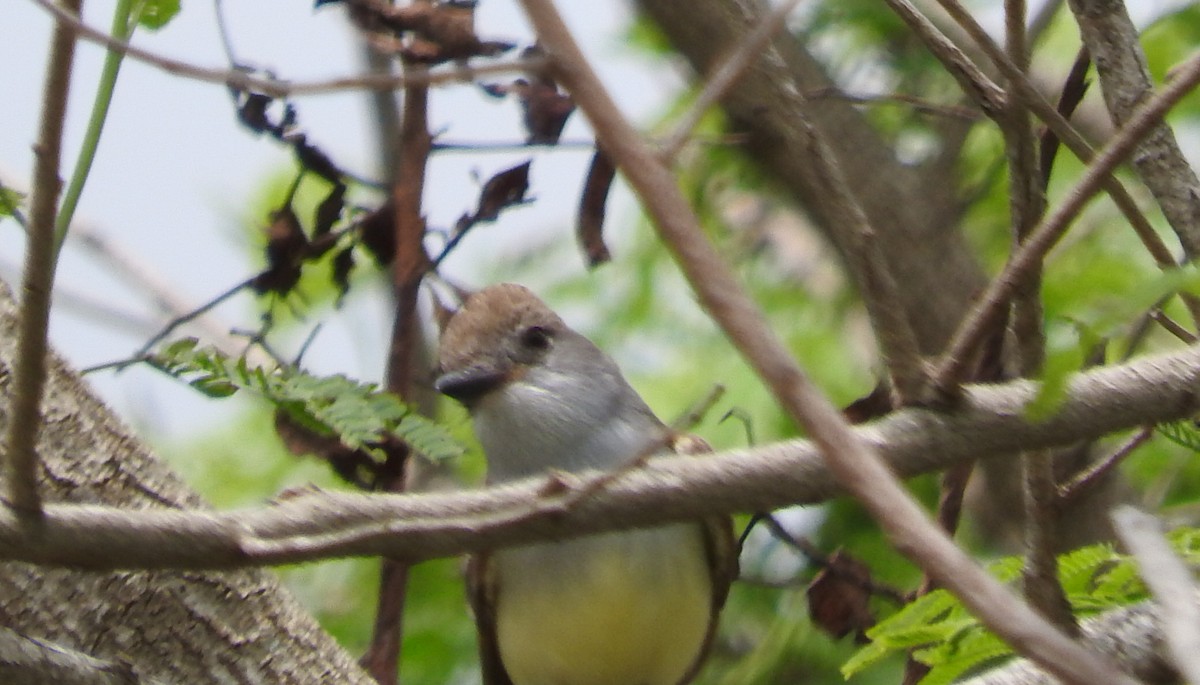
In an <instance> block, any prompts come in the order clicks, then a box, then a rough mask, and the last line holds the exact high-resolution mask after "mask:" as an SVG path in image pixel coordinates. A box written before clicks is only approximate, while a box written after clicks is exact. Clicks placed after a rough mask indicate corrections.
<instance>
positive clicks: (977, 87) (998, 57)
mask: <svg viewBox="0 0 1200 685" xmlns="http://www.w3.org/2000/svg"><path fill="white" fill-rule="evenodd" d="M938 1H939V3H940V4H941V5H942V6H943V7H944V8H945V9H946V11H947V12H948V13H949V14H950V15H951V16H952V17H953V18H954V19H955V20H956V21H958V22H959V23H960V25H961V26H962V27H963V28H964V29H965V30H966V32H967V34H968V35H969V36H970V37H971V38H972V39H973V40H975V41H976V43H978V45H979V47H980V49H982V50H983V52H984V53H985V54H986V55H987V56H988V57H989V58H990V59H991V60H992V62H993V63H994V64H995V65H996V67H997V68H998V69H999V70H1000V72H1001V73H1002V74H1003V75H1004V77H1005V78H1007V79H1008V85H1009V87H1010V89H1012V90H1014V91H1015V92H1016V93H1017V94H1019V96H1020V97H1021V98H1022V100H1024V102H1025V104H1026V105H1027V106H1028V107H1029V108H1030V109H1031V110H1032V111H1033V113H1034V114H1035V115H1036V116H1037V117H1038V118H1039V119H1041V120H1042V121H1043V122H1044V123H1045V124H1046V126H1047V127H1048V128H1049V129H1050V130H1051V131H1053V132H1054V134H1055V135H1056V136H1057V137H1058V139H1059V140H1060V141H1061V142H1062V143H1063V144H1065V145H1066V146H1067V148H1068V149H1069V150H1071V152H1072V153H1073V154H1074V155H1075V156H1076V157H1078V158H1079V159H1080V160H1082V161H1083V162H1084V163H1090V162H1092V161H1093V157H1094V155H1093V150H1092V147H1091V146H1090V145H1089V144H1088V143H1087V141H1086V140H1084V139H1083V136H1081V135H1080V134H1079V132H1078V131H1076V130H1075V128H1074V127H1073V126H1072V125H1071V123H1070V122H1068V121H1067V120H1066V119H1065V118H1064V117H1063V116H1062V115H1061V114H1060V113H1059V112H1058V110H1057V109H1055V107H1054V106H1053V105H1051V104H1050V103H1049V102H1048V101H1047V100H1046V99H1045V98H1044V97H1042V95H1041V93H1040V92H1039V91H1038V89H1037V87H1036V86H1034V85H1033V83H1032V82H1030V80H1029V79H1028V78H1027V77H1026V76H1025V74H1024V73H1023V72H1022V70H1021V69H1020V68H1018V67H1017V65H1016V64H1014V63H1013V62H1012V60H1010V59H1008V57H1007V56H1006V55H1005V54H1004V51H1003V50H1001V49H1000V47H999V46H998V45H996V43H995V42H994V41H992V39H991V37H990V36H988V34H987V32H986V31H984V30H983V27H981V26H980V25H979V23H978V22H976V21H975V20H974V18H973V17H971V15H970V14H969V13H967V12H966V11H965V10H963V9H962V7H961V6H960V5H958V4H957V3H956V2H954V1H953V0H938ZM888 4H889V5H890V6H891V7H892V8H893V10H894V11H895V12H896V13H897V14H899V15H900V17H901V19H903V20H904V21H905V23H907V24H908V25H909V27H910V28H911V29H912V30H913V31H914V32H915V33H916V34H917V36H918V37H920V38H921V40H922V41H924V42H925V44H926V46H927V47H928V48H929V50H930V52H931V53H933V55H934V56H935V57H937V58H938V59H939V60H940V61H941V62H942V64H943V66H944V67H945V68H946V69H947V70H948V71H949V72H950V73H951V74H953V75H955V77H956V78H957V79H958V80H959V83H960V85H961V86H962V87H963V89H964V91H965V92H966V93H967V94H968V95H969V96H971V97H972V98H973V99H975V101H976V102H977V104H979V106H980V107H981V108H982V109H983V111H984V112H985V113H987V114H988V115H989V116H991V117H993V118H996V117H1000V116H1001V115H1002V113H1003V108H1002V107H1001V105H1002V103H1003V99H1002V96H1003V95H1004V94H1003V92H1001V97H1000V99H998V96H997V95H996V94H995V92H994V91H997V90H998V87H997V86H996V85H995V84H994V83H992V82H991V81H990V80H988V79H986V77H984V76H983V75H982V71H980V70H979V69H978V68H977V67H974V65H972V64H971V63H970V61H969V60H968V59H967V58H966V56H965V55H964V54H962V51H961V50H959V49H958V48H957V47H955V46H954V44H953V43H952V42H951V41H950V40H949V39H948V38H946V36H944V35H943V34H942V33H941V32H940V31H938V29H937V27H936V26H934V25H933V23H932V22H930V21H929V20H928V19H927V18H925V16H924V15H922V14H921V13H920V12H919V11H917V9H916V8H915V7H914V6H913V5H912V4H911V3H910V2H909V1H908V0H888ZM1103 187H1104V190H1105V191H1106V192H1107V193H1108V194H1109V196H1110V197H1112V200H1113V204H1115V205H1116V206H1117V209H1118V210H1120V212H1121V214H1122V215H1123V216H1124V217H1125V218H1126V219H1127V220H1128V221H1129V224H1130V226H1132V227H1133V229H1134V231H1135V232H1136V233H1137V235H1138V237H1139V238H1141V239H1142V241H1143V242H1144V243H1146V245H1147V249H1149V250H1151V253H1152V254H1155V255H1156V258H1157V257H1158V256H1160V255H1161V254H1163V253H1164V251H1165V248H1164V250H1155V249H1154V248H1155V243H1156V242H1161V241H1158V240H1157V236H1156V234H1155V232H1154V228H1153V227H1152V226H1151V225H1150V222H1149V221H1148V220H1147V219H1146V217H1145V216H1144V215H1143V214H1142V212H1141V210H1140V209H1139V208H1138V205H1137V202H1136V201H1135V200H1134V199H1133V197H1132V196H1131V195H1130V194H1129V191H1127V190H1125V187H1124V186H1123V185H1121V182H1120V181H1119V180H1117V179H1116V177H1114V176H1112V175H1111V174H1109V175H1107V176H1106V178H1104V179H1103ZM1167 254H1169V252H1167ZM1168 261H1171V260H1168Z"/></svg>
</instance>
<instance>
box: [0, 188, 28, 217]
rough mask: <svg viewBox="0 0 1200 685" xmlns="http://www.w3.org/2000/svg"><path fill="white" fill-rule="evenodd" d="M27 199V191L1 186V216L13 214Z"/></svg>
mask: <svg viewBox="0 0 1200 685" xmlns="http://www.w3.org/2000/svg"><path fill="white" fill-rule="evenodd" d="M24 200H25V193H22V192H19V191H16V190H13V189H12V188H4V187H0V216H12V215H13V214H16V212H17V208H18V207H20V206H21V203H22V202H24Z"/></svg>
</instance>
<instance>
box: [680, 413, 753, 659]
mask: <svg viewBox="0 0 1200 685" xmlns="http://www.w3.org/2000/svg"><path fill="white" fill-rule="evenodd" d="M670 445H671V449H672V451H674V452H675V453H676V454H679V455H681V456H699V455H704V454H709V453H711V452H712V451H713V450H712V447H710V446H709V444H708V443H707V442H705V441H704V439H703V438H700V437H698V436H695V435H686V434H676V435H674V436H672V437H671V441H670ZM701 525H703V526H704V547H705V551H706V552H707V553H708V567H709V573H710V574H711V575H712V619H711V620H710V621H709V623H708V634H707V635H705V637H704V646H703V648H701V650H700V654H699V655H698V656H697V657H696V662H695V663H694V664H692V667H691V668H689V669H688V672H687V674H686V675H685V676H684V677H683V679H682V680H680V683H686V682H689V681H690V680H691V679H692V678H694V677H695V676H696V673H697V672H698V671H699V670H700V666H701V665H702V664H703V663H704V659H705V657H706V656H707V655H708V650H709V648H711V647H712V642H713V639H714V638H715V637H716V634H717V624H718V618H719V617H720V614H721V608H722V607H724V606H725V599H726V598H727V597H729V586H730V585H731V584H733V581H734V580H736V579H737V576H738V545H737V537H736V536H735V535H734V534H733V518H732V517H730V516H707V517H705V518H704V519H703V520H702V521H701Z"/></svg>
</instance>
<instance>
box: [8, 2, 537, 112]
mask: <svg viewBox="0 0 1200 685" xmlns="http://www.w3.org/2000/svg"><path fill="white" fill-rule="evenodd" d="M31 2H33V3H35V4H37V5H38V6H39V7H41V8H42V9H44V10H46V11H47V12H49V13H50V14H51V15H52V16H53V17H54V19H55V20H56V21H57V22H58V23H59V25H63V26H67V27H69V28H70V29H71V30H72V31H73V32H75V33H76V34H78V36H79V37H80V38H82V39H84V40H86V41H89V42H92V43H97V44H99V45H102V46H104V47H106V48H108V49H110V50H115V51H117V52H120V53H123V54H125V55H126V56H127V57H130V58H132V59H135V60H137V61H139V62H142V63H144V64H148V65H150V66H152V67H156V68H158V69H161V70H163V71H165V72H167V73H168V74H172V75H174V76H180V77H183V78H189V79H193V80H196V81H203V82H206V83H217V84H221V85H224V86H228V87H230V88H235V89H238V90H246V91H252V92H256V93H262V94H264V95H269V96H271V97H276V98H282V97H289V96H292V97H298V96H302V95H326V94H329V93H339V92H345V91H355V90H396V89H399V88H403V87H404V86H407V85H415V84H423V85H439V84H445V83H458V82H465V81H471V80H473V79H475V78H477V77H479V76H487V75H492V74H507V73H512V72H529V71H539V70H541V69H542V68H544V66H545V60H543V59H541V58H538V57H533V58H520V59H515V60H510V61H505V62H497V63H495V64H484V65H480V66H463V65H455V66H451V67H446V68H445V69H439V70H437V71H430V70H424V69H422V70H419V71H417V72H416V73H411V74H405V75H402V76H393V75H390V74H359V75H356V76H345V77H340V78H333V79H325V80H320V81H307V82H305V81H284V80H280V79H276V78H270V77H266V78H264V77H259V76H254V75H252V74H248V73H246V72H245V71H241V70H238V69H218V68H212V67H201V66H197V65H194V64H189V63H187V62H183V61H181V60H177V59H173V58H171V57H166V56H163V55H159V54H157V53H154V52H151V51H149V50H145V49H143V48H139V47H137V46H135V45H132V44H131V43H128V42H126V41H123V40H118V39H116V38H114V37H112V36H111V35H109V34H107V33H105V32H103V31H100V30H98V29H95V28H92V27H91V26H88V25H87V24H85V23H83V22H82V21H80V20H79V19H78V18H77V17H74V16H71V14H70V13H68V12H67V11H66V10H64V9H63V8H62V6H61V5H59V4H58V3H56V2H54V0H31Z"/></svg>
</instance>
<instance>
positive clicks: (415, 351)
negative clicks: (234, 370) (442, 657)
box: [363, 61, 433, 685]
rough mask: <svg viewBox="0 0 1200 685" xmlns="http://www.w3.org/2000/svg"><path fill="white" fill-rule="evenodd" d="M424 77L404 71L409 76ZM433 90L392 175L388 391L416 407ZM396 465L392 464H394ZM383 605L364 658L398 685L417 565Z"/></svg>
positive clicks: (421, 93)
mask: <svg viewBox="0 0 1200 685" xmlns="http://www.w3.org/2000/svg"><path fill="white" fill-rule="evenodd" d="M414 69H420V67H417V66H415V65H413V64H412V63H410V62H407V61H406V62H405V63H404V73H406V74H407V73H410V72H411V71H413V70H414ZM428 102H429V88H428V86H427V85H424V84H410V85H406V86H405V87H404V104H403V108H402V110H401V113H400V121H399V124H400V129H399V131H398V136H399V139H398V140H397V141H396V142H397V146H398V147H397V148H396V154H395V157H394V159H395V163H396V168H394V169H389V170H388V173H389V174H390V178H391V180H392V188H391V199H392V203H393V207H394V212H393V216H394V219H393V227H394V231H395V246H396V247H395V255H394V257H393V259H392V295H393V300H394V314H393V321H392V337H391V341H390V343H389V348H388V358H387V369H386V372H385V376H386V386H387V389H388V391H390V392H393V393H395V394H396V395H399V396H400V397H401V398H402V399H403V400H404V401H406V402H410V403H414V404H415V401H414V394H415V392H416V388H417V382H418V379H419V378H424V377H426V376H427V375H428V369H425V368H419V366H418V365H419V364H421V359H422V355H421V354H420V350H419V347H420V346H421V345H423V344H424V337H423V336H422V334H421V318H420V313H419V309H418V302H417V300H418V297H419V295H420V288H421V281H422V280H423V279H424V276H425V273H426V272H427V271H428V269H429V257H428V255H426V253H425V247H424V238H425V217H424V214H423V211H422V209H421V207H422V196H423V194H424V188H425V175H426V166H427V164H428V162H429V152H430V149H431V146H432V144H433V136H432V135H431V134H430V133H429V121H428V118H429V117H428ZM411 456H412V455H411V454H410V453H409V452H408V451H405V453H404V454H403V456H399V457H396V458H401V459H407V460H408V463H405V464H403V465H401V466H400V467H399V468H397V469H396V472H397V473H399V474H400V475H399V476H398V477H397V478H394V479H392V480H391V481H390V482H387V483H384V484H383V490H385V491H387V492H404V491H405V490H406V489H407V478H406V475H407V474H409V473H410V472H411V471H412V467H411V464H412V459H411ZM389 458H392V457H389ZM380 565H381V566H380V574H379V575H380V579H379V597H378V601H377V604H376V610H375V624H374V627H373V629H372V634H371V644H370V647H369V648H368V650H367V653H366V654H365V655H363V663H364V665H366V667H367V670H368V671H369V672H370V673H371V675H372V676H374V678H375V680H376V681H377V682H378V683H379V685H395V683H397V678H398V676H397V667H398V666H399V663H400V649H401V644H402V639H401V637H402V636H403V634H404V633H403V631H404V606H405V603H406V600H407V594H408V576H409V564H408V563H406V562H404V561H402V560H398V559H388V558H385V559H382V560H381V561H380Z"/></svg>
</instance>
